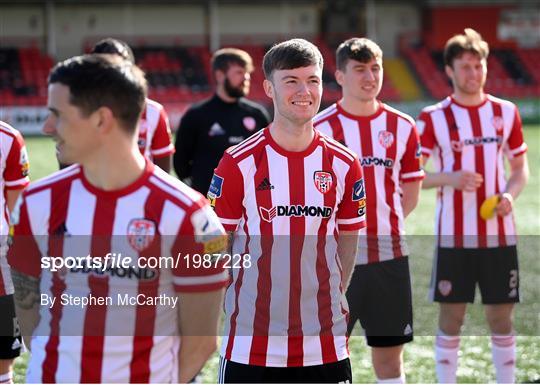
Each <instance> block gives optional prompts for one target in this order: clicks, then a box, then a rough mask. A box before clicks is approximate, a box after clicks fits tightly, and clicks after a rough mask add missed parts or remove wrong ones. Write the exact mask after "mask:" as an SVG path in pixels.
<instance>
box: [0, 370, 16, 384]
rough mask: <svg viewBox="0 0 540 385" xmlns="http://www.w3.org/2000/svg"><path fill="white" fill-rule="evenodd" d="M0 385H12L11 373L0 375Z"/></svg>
mask: <svg viewBox="0 0 540 385" xmlns="http://www.w3.org/2000/svg"><path fill="white" fill-rule="evenodd" d="M0 384H13V372H11V371H10V372H7V373H4V374H0Z"/></svg>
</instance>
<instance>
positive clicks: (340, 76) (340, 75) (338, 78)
mask: <svg viewBox="0 0 540 385" xmlns="http://www.w3.org/2000/svg"><path fill="white" fill-rule="evenodd" d="M334 76H335V77H336V82H337V84H339V85H340V86H342V87H343V81H344V80H343V78H344V77H345V74H344V73H343V71H341V70H339V69H338V70H336V72H334Z"/></svg>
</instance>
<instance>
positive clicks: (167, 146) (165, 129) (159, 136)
mask: <svg viewBox="0 0 540 385" xmlns="http://www.w3.org/2000/svg"><path fill="white" fill-rule="evenodd" d="M150 153H151V154H152V156H153V157H154V158H163V157H165V156H168V155H171V154H173V153H174V146H173V145H172V142H171V127H170V125H169V117H168V116H167V112H166V111H165V109H164V108H163V107H162V108H161V109H160V110H159V119H158V123H157V127H156V131H155V132H154V137H153V138H152V144H151V147H150Z"/></svg>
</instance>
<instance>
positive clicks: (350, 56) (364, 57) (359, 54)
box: [336, 37, 383, 71]
mask: <svg viewBox="0 0 540 385" xmlns="http://www.w3.org/2000/svg"><path fill="white" fill-rule="evenodd" d="M382 57H383V52H382V49H381V47H379V46H378V45H377V43H375V42H374V41H373V40H369V39H366V38H364V37H362V38H359V37H353V38H351V39H348V40H345V41H344V42H343V43H341V44H340V45H339V47H338V48H337V50H336V67H337V69H338V70H340V71H345V67H347V63H348V61H349V60H356V61H359V62H360V63H367V62H369V61H370V60H371V59H373V58H375V59H381V60H382Z"/></svg>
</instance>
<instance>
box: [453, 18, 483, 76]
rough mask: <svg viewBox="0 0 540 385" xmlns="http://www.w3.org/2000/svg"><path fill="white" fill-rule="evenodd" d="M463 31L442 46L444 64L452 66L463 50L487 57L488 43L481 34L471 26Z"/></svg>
mask: <svg viewBox="0 0 540 385" xmlns="http://www.w3.org/2000/svg"><path fill="white" fill-rule="evenodd" d="M464 32H465V33H463V34H460V35H454V36H452V37H451V38H450V39H449V40H448V41H447V42H446V45H445V47H444V64H445V65H447V66H449V67H452V64H453V63H454V59H456V58H459V57H461V55H463V54H464V53H465V52H470V53H473V54H475V55H478V56H480V58H481V59H487V57H488V55H489V45H488V43H487V42H486V41H484V40H483V39H482V36H481V35H480V34H479V33H478V32H476V31H475V30H474V29H472V28H465V31H464Z"/></svg>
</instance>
